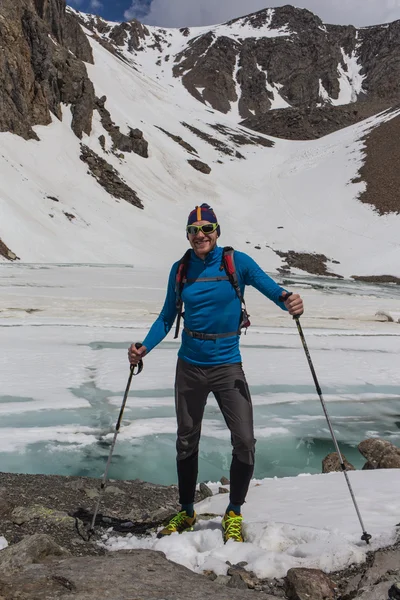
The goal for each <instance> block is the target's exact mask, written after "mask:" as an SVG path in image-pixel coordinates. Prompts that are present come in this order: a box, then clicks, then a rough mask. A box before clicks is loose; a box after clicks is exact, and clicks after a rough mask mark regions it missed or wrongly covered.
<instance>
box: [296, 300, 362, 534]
mask: <svg viewBox="0 0 400 600" xmlns="http://www.w3.org/2000/svg"><path fill="white" fill-rule="evenodd" d="M286 298H288V296H286ZM286 298H285V299H286ZM293 319H294V320H295V321H296V325H297V329H298V332H299V334H300V338H301V341H302V344H303V348H304V352H305V354H306V357H307V360H308V364H309V366H310V370H311V374H312V376H313V379H314V383H315V387H316V390H317V394H318V396H319V399H320V400H321V404H322V408H323V410H324V413H325V417H326V420H327V422H328V427H329V431H330V432H331V436H332V439H333V443H334V444H335V448H336V452H337V455H338V457H339V460H340V467H341V469H342V471H343V475H344V476H345V479H346V483H347V486H348V488H349V492H350V495H351V498H352V500H353V504H354V508H355V509H356V512H357V516H358V520H359V521H360V525H361V529H362V532H363V534H362V536H361V539H362V541H363V542H366V543H367V544H369V541H370V539H371V537H372V536H371V535H370V534H369V533H367V532H366V531H365V527H364V523H363V520H362V518H361V514H360V511H359V508H358V505H357V502H356V498H355V496H354V492H353V489H352V487H351V485H350V480H349V476H348V474H347V471H346V466H345V464H344V461H343V457H342V454H341V452H340V449H339V444H338V443H337V439H336V436H335V432H334V431H333V427H332V423H331V420H330V418H329V414H328V410H327V408H326V404H325V400H324V398H323V396H322V390H321V387H320V385H319V382H318V379H317V374H316V373H315V369H314V365H313V362H312V360H311V356H310V352H309V350H308V347H307V342H306V339H305V337H304V333H303V329H302V327H301V325H300V315H294V317H293Z"/></svg>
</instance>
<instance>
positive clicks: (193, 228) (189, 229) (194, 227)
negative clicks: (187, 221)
mask: <svg viewBox="0 0 400 600" xmlns="http://www.w3.org/2000/svg"><path fill="white" fill-rule="evenodd" d="M199 229H200V227H197V225H188V226H187V227H186V230H187V232H188V234H189V235H196V233H197V232H198V231H199Z"/></svg>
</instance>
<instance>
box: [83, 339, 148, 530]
mask: <svg viewBox="0 0 400 600" xmlns="http://www.w3.org/2000/svg"><path fill="white" fill-rule="evenodd" d="M141 346H142V344H139V343H137V344H135V347H136V348H138V349H139V348H140V347H141ZM136 366H137V371H136V373H135V365H131V369H130V374H129V378H128V383H127V384H126V390H125V394H124V399H123V400H122V405H121V410H120V411H119V417H118V421H117V424H116V426H115V433H114V438H113V441H112V444H111V448H110V454H109V455H108V461H107V464H106V468H105V471H104V475H103V480H102V482H101V486H100V493H99V497H98V499H97V503H96V508H95V510H94V514H93V518H92V523H91V525H90V529H89V536H90V535H91V534H92V533H94V526H95V522H96V517H97V513H98V512H99V507H100V502H101V499H102V495H103V492H104V489H105V487H106V483H107V476H108V470H109V468H110V465H111V459H112V455H113V452H114V448H115V443H116V441H117V436H118V433H119V429H120V426H121V421H122V416H123V414H124V410H125V405H126V401H127V399H128V394H129V389H130V387H131V382H132V377H134V376H136V375H139V374H140V373H141V372H142V370H143V361H142V360H141V361H140V362H139V363H138V365H136ZM89 539H90V537H89Z"/></svg>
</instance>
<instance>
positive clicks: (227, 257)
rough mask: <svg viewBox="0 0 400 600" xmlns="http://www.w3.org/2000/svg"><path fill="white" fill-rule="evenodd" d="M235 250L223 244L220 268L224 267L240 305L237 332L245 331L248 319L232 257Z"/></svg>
mask: <svg viewBox="0 0 400 600" xmlns="http://www.w3.org/2000/svg"><path fill="white" fill-rule="evenodd" d="M234 254H235V250H234V249H233V248H232V247H231V246H225V248H224V249H223V251H222V264H221V269H225V271H226V274H227V275H228V277H229V281H230V283H231V284H232V286H233V288H234V290H235V292H236V295H237V297H238V298H239V300H240V303H241V306H242V313H241V319H240V325H239V332H240V330H241V329H243V328H244V329H245V333H246V331H247V328H248V327H250V319H249V316H250V315H249V313H248V312H247V308H246V303H245V301H244V298H243V294H242V292H241V290H240V286H239V280H238V276H237V273H236V266H235V259H234Z"/></svg>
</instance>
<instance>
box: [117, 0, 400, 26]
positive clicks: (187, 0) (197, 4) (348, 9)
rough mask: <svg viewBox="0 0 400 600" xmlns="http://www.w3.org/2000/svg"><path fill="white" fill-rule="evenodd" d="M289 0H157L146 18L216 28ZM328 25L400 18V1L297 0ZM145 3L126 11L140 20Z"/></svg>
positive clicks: (166, 23) (137, 1) (158, 22)
mask: <svg viewBox="0 0 400 600" xmlns="http://www.w3.org/2000/svg"><path fill="white" fill-rule="evenodd" d="M288 3H289V0H270V1H269V2H268V0H246V3H244V2H243V0H217V1H216V0H153V1H152V3H151V7H150V11H149V12H148V14H147V16H146V17H145V19H143V20H144V21H145V22H146V23H147V24H149V25H159V26H163V27H183V26H189V27H194V26H200V25H214V24H216V23H223V22H224V21H228V20H229V19H233V18H235V17H241V16H243V15H244V14H249V13H251V12H255V11H257V10H261V9H263V8H267V7H273V6H284V5H286V4H288ZM294 4H295V5H296V6H298V7H299V8H308V9H309V10H311V11H312V12H313V13H315V14H316V15H318V16H319V17H321V19H322V20H323V21H324V22H325V23H332V24H336V25H356V26H358V27H362V26H365V25H375V24H377V23H387V22H390V21H394V20H396V19H400V0H334V1H332V0H296V2H295V3H294ZM142 5H143V3H142V2H141V1H140V0H132V6H131V7H130V8H129V9H128V10H127V11H126V12H125V18H129V17H127V14H129V15H131V16H130V18H133V17H134V16H136V17H137V11H138V9H139V8H140V6H142Z"/></svg>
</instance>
